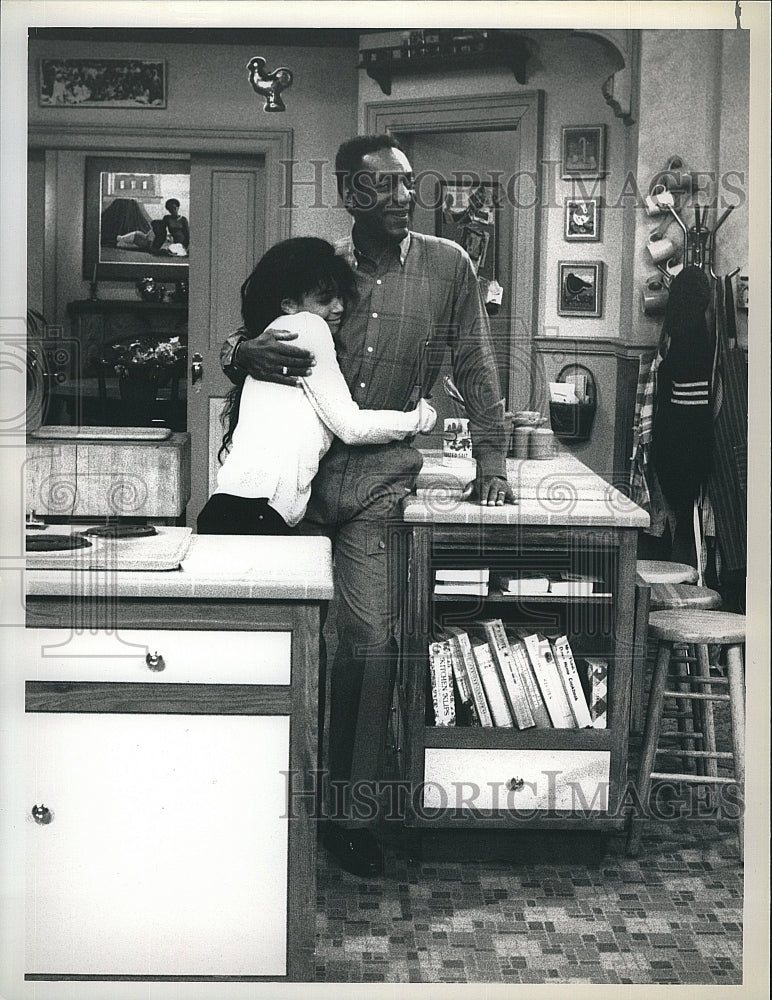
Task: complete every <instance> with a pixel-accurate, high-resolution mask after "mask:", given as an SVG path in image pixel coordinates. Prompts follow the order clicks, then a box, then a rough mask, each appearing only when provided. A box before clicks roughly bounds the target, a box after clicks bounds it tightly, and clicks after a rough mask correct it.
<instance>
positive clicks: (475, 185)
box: [434, 180, 499, 281]
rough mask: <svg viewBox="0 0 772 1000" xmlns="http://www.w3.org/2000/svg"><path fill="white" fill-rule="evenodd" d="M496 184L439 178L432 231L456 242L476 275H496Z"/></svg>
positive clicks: (497, 191)
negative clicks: (472, 266)
mask: <svg viewBox="0 0 772 1000" xmlns="http://www.w3.org/2000/svg"><path fill="white" fill-rule="evenodd" d="M498 200H499V186H498V184H495V183H493V182H491V181H463V182H458V181H444V180H443V181H439V190H438V193H437V200H436V209H435V230H434V231H435V234H436V235H437V236H442V237H443V238H444V239H446V240H453V242H454V243H458V245H459V246H462V247H463V248H464V250H466V252H467V253H468V254H469V256H470V257H471V258H472V264H473V265H474V269H475V271H476V273H477V275H478V277H480V278H487V279H488V280H489V281H492V280H493V279H494V278H495V277H496V255H497V238H496V237H497V232H496V230H497V228H498V227H497V222H498V219H497V216H498V211H499V209H498Z"/></svg>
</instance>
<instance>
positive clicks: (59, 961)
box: [14, 528, 332, 998]
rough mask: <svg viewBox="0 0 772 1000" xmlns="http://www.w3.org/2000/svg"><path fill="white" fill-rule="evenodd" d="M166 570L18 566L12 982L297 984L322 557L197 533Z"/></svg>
mask: <svg viewBox="0 0 772 1000" xmlns="http://www.w3.org/2000/svg"><path fill="white" fill-rule="evenodd" d="M184 530H185V529H181V528H165V529H160V533H161V536H163V534H164V533H167V534H168V536H169V537H170V538H171V539H174V538H177V537H179V536H180V533H182V532H184ZM157 540H158V539H157V536H156V537H148V538H138V539H132V541H131V542H126V541H125V540H109V541H108V540H106V539H105V540H104V549H102V550H100V552H99V553H97V555H101V553H102V552H104V555H105V561H106V562H109V559H110V556H111V554H112V555H114V554H115V553H114V552H113V553H111V551H110V549H109V546H111V545H112V546H113V547H117V546H120V545H121V544H125V545H131V546H132V547H133V549H134V550H135V551H136V554H137V555H141V548H142V543H148V544H147V545H146V546H145V554H148V553H149V552H150V549H151V545H150V543H153V542H155V541H157ZM78 551H81V552H82V551H87V550H78ZM127 551H128V550H127V549H124V550H123V552H124V553H126V552H127ZM59 554H60V553H58V552H57V553H53V555H54V556H56V555H59ZM62 554H68V553H62ZM92 558H93V557H92ZM178 558H179V559H181V560H182V562H181V564H180V565H179V566H178V568H177V569H167V570H156V571H152V572H151V571H147V570H136V569H135V570H128V569H93V568H92V569H82V568H81V569H48V568H40V569H31V568H28V569H27V571H26V586H27V601H26V618H27V628H26V629H25V630H24V635H23V638H22V641H21V642H20V643H19V644H18V646H17V648H15V650H14V658H15V662H16V663H17V664H18V669H19V671H20V674H19V676H20V677H22V678H23V680H24V705H25V713H24V723H23V725H24V729H25V731H26V733H27V735H26V736H25V739H26V741H27V742H26V743H25V746H27V747H28V753H27V755H26V764H27V768H26V773H25V774H24V776H23V779H22V782H23V786H24V789H23V791H22V792H21V795H20V803H21V808H22V810H26V814H27V820H28V822H26V823H17V827H18V828H19V835H20V837H23V840H24V844H23V846H22V847H17V849H16V850H17V851H19V857H24V856H26V859H27V896H26V902H25V904H24V905H25V907H26V928H27V937H26V955H25V963H26V964H25V976H26V978H27V979H28V980H35V981H37V980H40V981H43V980H49V981H61V980H118V981H121V985H120V987H119V986H118V985H117V984H116V989H120V988H125V989H124V992H122V993H121V995H127V996H128V995H129V994H131V995H132V996H138V995H139V993H140V992H141V991H142V995H146V994H147V990H148V986H147V983H148V982H152V981H156V980H172V979H175V980H184V981H186V982H190V983H196V984H197V985H196V986H195V987H191V989H193V991H194V993H195V995H196V996H201V997H204V996H205V997H218V998H219V997H222V996H224V995H228V991H229V989H230V985H231V984H232V982H233V981H234V980H236V979H238V980H240V981H244V982H247V981H250V982H257V981H268V980H270V981H308V980H312V979H313V975H314V941H315V918H316V912H315V909H314V907H313V906H309V905H308V904H309V900H313V899H314V898H315V891H316V886H315V852H316V812H315V808H314V807H315V802H316V798H315V788H314V784H313V782H314V773H315V768H316V767H317V752H318V742H317V727H318V684H319V676H320V664H319V649H320V641H321V639H320V636H321V622H322V614H323V608H322V605H323V603H324V602H325V601H326V600H328V599H329V598H330V597H331V596H332V558H331V546H330V541H329V539H328V538H325V537H321V536H315V537H270V538H268V537H265V538H263V537H256V536H248V537H244V536H233V535H230V536H215V535H202V536H193V537H192V538H191V539H190V545H189V547H188V548H187V551H185V550H184V549H180V554H179V556H178ZM121 559H122V560H123V561H124V563H126V562H130V556H129V555H125V554H124V555H122V556H121ZM92 564H93V563H92ZM68 565H74V563H72V562H70V563H68ZM87 565H88V564H87ZM19 724H20V726H21V722H20V723H19ZM22 828H23V829H22ZM21 852H23V853H21ZM17 910H20V906H17ZM201 914H204V918H203V919H202V917H201ZM16 917H17V921H18V925H19V926H24V925H25V919H24V913H23V912H17V914H16ZM33 918H34V919H33ZM138 927H141V928H145V929H146V930H147V933H146V934H140V935H137V928H138ZM123 980H134V981H135V982H134V984H133V987H132V984H130V983H126V982H122V981H123ZM70 985H71V984H70ZM37 986H38V987H40V995H41V996H43V995H46V996H48V995H51V996H53V995H54V994H48V993H46V992H45V989H46V985H45V984H44V983H42V982H41V983H38V984H37ZM134 987H135V988H136V992H131V990H132V989H133V988H134ZM104 988H105V989H107V990H108V992H106V993H104V995H105V996H107V995H110V996H113V995H117V993H114V992H113V990H112V986H106V987H104ZM127 990H128V992H127ZM150 991H151V992H153V988H152V987H151V988H150ZM223 991H224V992H223ZM19 995H21V993H19ZM25 995H26V994H25ZM36 995H37V992H36ZM57 995H58V994H57ZM73 995H74V994H73Z"/></svg>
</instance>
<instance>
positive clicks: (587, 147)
mask: <svg viewBox="0 0 772 1000" xmlns="http://www.w3.org/2000/svg"><path fill="white" fill-rule="evenodd" d="M561 148H562V152H561V165H562V173H561V176H562V178H563V180H564V181H565V180H570V179H571V178H572V177H603V176H605V173H606V126H605V125H573V126H567V127H565V128H564V129H563V143H562V147H561Z"/></svg>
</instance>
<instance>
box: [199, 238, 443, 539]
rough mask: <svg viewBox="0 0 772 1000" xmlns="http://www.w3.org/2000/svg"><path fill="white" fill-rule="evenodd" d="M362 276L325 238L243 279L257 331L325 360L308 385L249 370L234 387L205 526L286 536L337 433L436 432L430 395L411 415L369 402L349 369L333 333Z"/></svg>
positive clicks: (393, 435)
mask: <svg viewBox="0 0 772 1000" xmlns="http://www.w3.org/2000/svg"><path fill="white" fill-rule="evenodd" d="M355 295H356V276H355V274H354V272H353V270H352V269H351V267H350V266H349V264H348V263H347V262H346V261H345V260H344V259H343V258H342V257H340V256H338V255H337V254H336V253H335V250H334V248H333V247H332V246H331V245H330V244H329V243H327V242H326V241H325V240H320V239H315V238H313V237H297V238H295V239H290V240H284V241H283V242H281V243H278V244H276V246H274V247H271V249H270V250H268V252H267V253H266V254H265V255H264V256H263V257H262V259H261V260H260V261H259V263H258V264H257V267H256V268H255V269H254V271H253V272H252V274H251V275H250V276H249V277H248V278H247V280H246V281H245V282H244V284H243V285H242V287H241V312H242V316H243V319H244V326H245V327H246V331H247V336H248V337H249V338H251V337H257V336H259V334H261V333H262V332H263V330H265V329H267V328H268V327H269V326H274V327H276V328H278V329H281V330H284V331H287V332H289V333H297V335H298V339H297V341H296V343H297V346H298V347H302V348H304V349H306V350H308V351H312V352H313V354H314V355H315V357H316V366H315V367H314V370H313V372H312V374H311V375H309V376H307V377H306V378H301V379H299V380H298V381H299V383H300V388H295V387H293V386H287V385H278V384H275V383H272V382H259V381H257V380H256V379H253V378H251V377H250V376H247V378H246V379H245V381H244V384H243V385H242V386H240V387H236V388H234V389H232V390H231V392H230V394H229V396H228V400H227V402H226V407H225V410H224V413H223V420H224V421H227V429H226V431H225V434H224V435H223V442H222V447H221V449H220V453H219V454H220V456H222V455H223V452H227V454H226V457H225V459H224V460H223V463H222V466H221V468H220V471H219V473H218V476H217V489H216V490H215V492H214V494H213V495H212V496H211V497H210V498H209V500H208V502H207V504H206V505H205V507H204V508H203V510H202V511H201V514H200V515H199V518H198V531H199V533H200V534H286V533H287V532H289V531H290V530H291V529H292V528H294V527H295V526H296V525H297V524H299V522H300V521H301V520H302V518H303V516H304V514H305V512H306V507H307V505H308V499H309V496H310V493H311V482H312V480H313V478H314V476H315V475H316V472H317V469H318V468H319V462H320V460H321V458H322V456H323V455H324V454H325V453H326V452H327V450H328V449H329V447H330V445H331V444H332V440H333V437H334V436H335V435H337V436H338V437H340V438H342V440H343V441H345V442H346V444H383V443H386V442H389V441H394V440H399V439H401V438H405V437H408V436H409V435H412V434H416V433H423V434H427V433H429V431H431V429H432V428H433V427H434V423H435V420H436V419H437V414H436V413H435V411H434V410H433V409H432V407H431V406H430V405H429V404H428V403H427V402H426V401H425V400H421V401H420V402H419V404H418V406H416V407H415V408H414V409H412V410H410V411H409V412H407V413H403V412H402V411H400V410H360V408H359V407H358V406H357V404H356V403H355V402H354V400H353V399H352V398H351V393H350V391H349V388H348V386H347V384H346V381H345V379H344V377H343V375H342V373H341V370H340V367H339V366H338V361H337V358H336V355H335V345H334V343H333V335H334V334H335V333H336V332H337V329H338V327H339V326H340V322H341V319H342V317H343V311H344V307H345V303H346V302H347V301H350V300H351V299H352V298H353V297H354V296H355Z"/></svg>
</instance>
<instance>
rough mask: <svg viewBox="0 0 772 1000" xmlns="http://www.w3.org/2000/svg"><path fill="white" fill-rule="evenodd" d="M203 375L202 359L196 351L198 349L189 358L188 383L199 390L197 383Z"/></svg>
mask: <svg viewBox="0 0 772 1000" xmlns="http://www.w3.org/2000/svg"><path fill="white" fill-rule="evenodd" d="M203 377H204V359H203V357H202V356H201V355H200V354H199V353H198V351H196V353H195V354H194V355H193V357H192V359H191V365H190V384H191V385H192V386H194V387H197V388H198V389H199V390H200V388H201V387H200V386H198V383H199V382H200V381H201V379H202V378H203Z"/></svg>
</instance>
